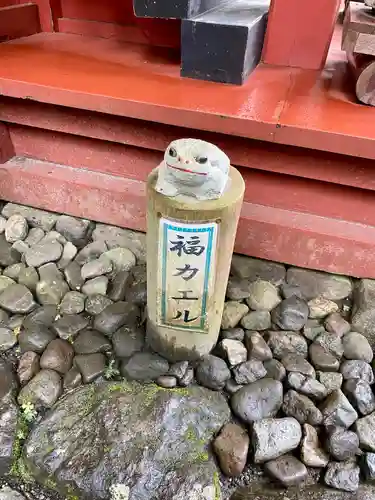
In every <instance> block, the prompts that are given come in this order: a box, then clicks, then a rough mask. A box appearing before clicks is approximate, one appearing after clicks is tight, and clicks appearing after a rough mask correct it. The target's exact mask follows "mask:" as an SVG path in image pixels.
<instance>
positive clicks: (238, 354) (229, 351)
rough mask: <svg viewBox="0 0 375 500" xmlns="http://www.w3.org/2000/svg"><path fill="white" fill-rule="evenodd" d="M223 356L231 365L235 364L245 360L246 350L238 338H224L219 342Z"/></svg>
mask: <svg viewBox="0 0 375 500" xmlns="http://www.w3.org/2000/svg"><path fill="white" fill-rule="evenodd" d="M219 349H220V350H221V351H222V353H223V357H225V359H227V360H228V363H229V364H230V365H231V366H236V365H238V364H240V363H243V362H244V361H246V360H247V350H246V347H245V346H244V345H243V343H242V342H240V341H239V340H231V339H224V340H222V341H221V342H220V343H219Z"/></svg>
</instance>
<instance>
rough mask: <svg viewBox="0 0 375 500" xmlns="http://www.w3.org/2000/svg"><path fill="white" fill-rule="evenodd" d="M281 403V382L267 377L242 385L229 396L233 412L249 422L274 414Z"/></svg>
mask: <svg viewBox="0 0 375 500" xmlns="http://www.w3.org/2000/svg"><path fill="white" fill-rule="evenodd" d="M282 403H283V386H282V384H281V382H279V381H278V380H273V379H268V378H264V379H262V380H258V381H256V382H254V383H252V384H249V385H246V386H244V387H243V388H242V389H240V390H239V391H237V392H236V393H235V394H234V395H233V396H232V398H231V406H232V410H233V411H234V413H235V414H236V415H237V416H238V417H240V418H241V419H242V420H243V421H244V422H246V423H249V424H250V423H252V422H256V421H258V420H262V419H264V418H268V417H274V416H276V414H277V412H278V411H279V409H280V408H281V405H282ZM274 458H276V457H274Z"/></svg>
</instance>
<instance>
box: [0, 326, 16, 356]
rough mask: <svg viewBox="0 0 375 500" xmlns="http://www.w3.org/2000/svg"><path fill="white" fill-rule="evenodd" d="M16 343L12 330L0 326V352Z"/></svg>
mask: <svg viewBox="0 0 375 500" xmlns="http://www.w3.org/2000/svg"><path fill="white" fill-rule="evenodd" d="M16 344H17V337H16V336H15V334H14V332H13V330H11V329H10V328H7V327H5V326H0V352H5V351H8V350H9V349H11V348H12V347H13V346H15V345H16Z"/></svg>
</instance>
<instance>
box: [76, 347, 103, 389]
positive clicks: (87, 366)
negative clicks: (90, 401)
mask: <svg viewBox="0 0 375 500" xmlns="http://www.w3.org/2000/svg"><path fill="white" fill-rule="evenodd" d="M74 365H75V366H76V367H77V368H78V370H79V371H80V372H81V375H82V380H83V383H84V384H90V383H91V382H93V381H94V380H95V379H97V378H98V377H100V376H101V375H103V374H104V373H105V369H106V357H105V356H104V354H102V353H95V354H79V355H78V356H76V357H75V358H74Z"/></svg>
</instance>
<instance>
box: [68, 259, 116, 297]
mask: <svg viewBox="0 0 375 500" xmlns="http://www.w3.org/2000/svg"><path fill="white" fill-rule="evenodd" d="M64 276H65V279H66V281H67V283H68V285H69V287H70V289H71V290H81V288H82V285H83V283H84V281H83V279H82V276H81V268H80V266H79V265H78V264H77V262H75V261H73V262H70V264H68V265H67V266H66V268H65V269H64ZM107 284H108V282H107ZM86 285H87V283H86ZM89 289H90V287H89ZM106 290H107V287H106V288H105V291H104V294H105V293H106ZM86 295H90V294H89V293H86Z"/></svg>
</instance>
